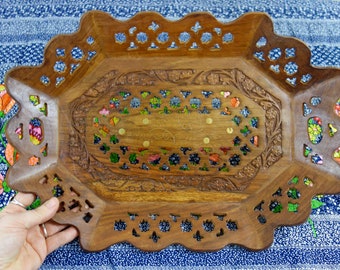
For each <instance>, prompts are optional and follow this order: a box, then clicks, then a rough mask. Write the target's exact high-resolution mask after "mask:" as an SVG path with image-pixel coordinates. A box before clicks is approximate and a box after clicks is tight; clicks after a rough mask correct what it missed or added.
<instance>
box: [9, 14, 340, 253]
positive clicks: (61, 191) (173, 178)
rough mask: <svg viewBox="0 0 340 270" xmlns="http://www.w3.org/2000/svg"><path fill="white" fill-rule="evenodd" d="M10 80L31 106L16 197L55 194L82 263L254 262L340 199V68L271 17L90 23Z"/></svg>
mask: <svg viewBox="0 0 340 270" xmlns="http://www.w3.org/2000/svg"><path fill="white" fill-rule="evenodd" d="M6 83H7V87H8V89H9V92H10V94H11V95H12V97H13V98H14V99H15V100H16V101H17V102H19V103H20V105H21V110H20V112H19V113H18V114H17V116H15V117H14V118H13V119H12V120H11V121H10V123H9V125H8V127H7V137H8V139H9V140H10V142H11V144H12V145H14V147H15V148H16V149H17V150H18V152H19V156H20V157H19V159H18V160H17V162H16V163H15V164H14V166H13V167H12V168H10V170H9V173H8V181H9V184H10V186H11V187H12V188H14V189H16V190H20V191H26V192H35V193H36V194H37V195H39V196H40V197H41V198H42V200H46V199H47V198H49V197H50V196H52V195H54V196H57V197H58V198H59V199H60V210H59V212H58V214H57V216H56V217H55V220H56V221H57V222H60V223H69V224H73V225H75V226H76V227H77V228H78V229H79V231H80V241H81V245H82V247H83V248H84V249H86V250H90V251H95V250H101V249H104V248H106V247H108V246H109V245H111V244H114V243H118V242H122V241H128V242H130V243H132V244H133V245H135V246H136V247H138V248H140V249H143V250H150V251H154V250H160V249H162V248H164V247H166V246H168V245H170V244H173V243H180V244H182V245H184V246H186V247H188V248H189V249H192V250H198V251H203V250H217V249H220V248H222V247H224V246H225V245H227V244H239V245H242V246H245V247H247V248H249V249H252V250H260V249H264V248H266V247H268V246H269V245H270V244H271V243H272V241H273V230H274V229H275V228H276V227H277V226H281V225H294V224H299V223H302V222H303V221H305V220H306V218H307V217H308V215H309V214H310V211H311V207H310V203H311V198H312V197H313V196H315V195H316V194H325V193H338V192H340V185H339V180H340V161H339V159H340V148H339V147H340V144H339V136H340V134H339V133H340V132H338V133H337V132H336V131H337V130H336V129H337V128H338V129H339V128H340V118H339V115H340V99H339V98H340V94H339V86H340V71H339V70H336V69H317V68H314V67H312V66H310V52H309V50H308V48H307V47H306V46H305V45H304V44H303V43H301V42H300V41H297V40H295V39H293V38H284V37H279V36H277V35H275V34H274V33H273V26H272V22H271V21H270V19H269V18H268V17H267V16H266V15H265V14H261V13H250V14H246V15H244V16H242V17H240V18H239V19H238V20H236V21H234V22H232V23H226V24H224V23H221V22H218V21H217V20H216V19H215V18H213V17H212V16H211V15H209V14H206V13H195V14H190V15H188V16H186V17H185V18H183V19H182V20H179V21H168V20H166V19H164V18H163V17H161V16H160V15H158V14H155V13H140V14H137V15H136V16H135V17H133V18H132V19H130V20H127V21H118V20H115V19H113V18H112V17H111V16H110V15H108V14H105V13H102V12H98V11H94V12H89V13H87V14H86V15H84V17H83V18H82V21H81V27H80V30H79V31H78V32H77V33H74V34H72V35H60V36H57V37H56V38H54V39H53V40H52V41H51V42H50V43H49V44H48V46H47V48H46V50H45V60H44V62H43V64H42V65H41V66H39V67H20V68H16V69H14V70H12V71H10V72H9V73H8V75H7V79H6Z"/></svg>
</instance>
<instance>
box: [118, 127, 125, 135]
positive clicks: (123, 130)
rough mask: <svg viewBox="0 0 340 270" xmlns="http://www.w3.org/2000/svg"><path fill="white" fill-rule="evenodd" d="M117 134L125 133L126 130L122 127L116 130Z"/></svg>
mask: <svg viewBox="0 0 340 270" xmlns="http://www.w3.org/2000/svg"><path fill="white" fill-rule="evenodd" d="M118 133H119V135H124V134H125V133H126V130H125V129H124V128H120V129H119V130H118Z"/></svg>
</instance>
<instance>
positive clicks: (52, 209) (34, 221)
mask: <svg viewBox="0 0 340 270" xmlns="http://www.w3.org/2000/svg"><path fill="white" fill-rule="evenodd" d="M58 208H59V200H58V199H57V198H55V197H52V198H51V199H49V200H47V201H46V202H45V203H43V204H42V205H41V206H39V207H38V208H36V209H34V210H31V211H25V212H23V213H21V215H22V221H23V222H24V225H25V227H26V228H27V229H28V228H32V227H33V226H36V225H39V224H41V223H44V222H46V221H48V220H50V219H51V218H52V217H53V216H54V215H55V213H56V212H57V210H58Z"/></svg>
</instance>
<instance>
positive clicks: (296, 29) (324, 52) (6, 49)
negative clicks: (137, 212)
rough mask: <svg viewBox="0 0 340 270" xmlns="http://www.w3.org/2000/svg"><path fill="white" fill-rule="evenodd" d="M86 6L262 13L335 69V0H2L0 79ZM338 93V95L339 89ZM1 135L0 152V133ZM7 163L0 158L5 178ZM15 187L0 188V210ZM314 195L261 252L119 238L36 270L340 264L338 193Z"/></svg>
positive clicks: (32, 62) (338, 28) (69, 250)
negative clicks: (306, 214)
mask: <svg viewBox="0 0 340 270" xmlns="http://www.w3.org/2000/svg"><path fill="white" fill-rule="evenodd" d="M89 10H102V11H106V12H108V13H110V14H111V15H112V16H114V17H116V18H118V19H122V20H124V19H127V18H130V17H132V16H133V15H134V14H136V13H137V12H139V11H157V12H159V13H161V14H162V15H163V16H165V17H167V18H169V19H172V20H175V19H179V18H181V17H183V16H185V15H186V14H188V13H190V12H194V11H208V12H210V13H212V14H213V15H214V16H215V17H216V18H218V19H219V20H220V21H223V22H226V21H232V20H234V19H236V18H237V17H239V16H240V15H242V14H244V13H246V12H251V11H261V12H266V13H268V14H269V15H270V16H271V18H272V19H273V22H274V27H275V32H276V33H278V34H280V35H284V36H293V37H297V38H299V39H301V40H302V41H304V42H305V43H306V44H307V45H308V46H309V48H310V50H311V52H312V59H311V63H312V64H313V65H315V66H318V67H337V68H339V67H340V1H339V0H333V1H331V0H276V1H274V0H234V1H231V0H229V1H227V0H224V1H223V0H157V1H153V0H138V1H127V0H116V1H115V0H111V1H109V0H53V1H45V0H32V1H22V0H1V1H0V84H1V83H3V82H4V76H5V74H6V72H7V71H8V70H9V69H11V68H13V67H16V66H22V65H25V66H36V65H39V64H40V63H41V62H42V61H43V50H44V48H45V46H46V44H47V42H48V41H49V40H50V39H51V38H52V37H54V36H55V35H58V34H61V33H72V32H75V31H76V30H77V28H78V26H79V21H80V17H81V16H82V15H83V14H84V13H85V12H86V11H89ZM337 91H339V94H340V89H338V90H337ZM17 109H18V108H17V106H14V107H13V108H12V109H11V111H10V112H9V113H7V114H5V115H1V117H0V129H1V130H2V132H3V129H4V128H3V127H4V126H5V124H6V122H7V121H8V119H9V118H10V117H11V116H12V115H13V114H14V113H15V112H16V111H17ZM1 139H2V140H1V144H0V151H1V155H2V156H3V155H4V147H5V145H6V138H5V136H4V135H3V134H1ZM7 168H8V166H7V164H6V162H5V161H4V160H3V159H0V172H1V175H2V176H3V178H5V177H6V171H7ZM5 182H6V179H4V180H3V182H2V183H3V184H4V185H5ZM339 184H340V183H339ZM13 192H14V191H11V190H9V189H7V188H5V189H3V190H2V194H1V195H0V208H2V207H4V206H5V205H6V204H7V203H8V199H9V197H10V196H11V195H12V194H13ZM315 199H316V200H318V201H319V202H322V203H323V206H321V207H318V208H317V209H314V210H313V211H312V214H311V216H310V219H309V220H308V221H307V222H306V223H304V224H302V225H300V226H295V227H282V228H278V229H277V230H276V231H275V238H274V243H273V245H272V246H271V247H270V248H269V249H267V250H264V251H261V252H251V251H248V250H246V249H244V248H242V247H238V246H227V247H225V248H224V249H222V250H220V251H217V252H203V253H197V252H192V251H189V250H187V249H185V248H184V247H182V246H180V245H173V246H170V247H168V248H166V249H164V250H162V251H159V252H153V253H147V252H142V251H140V250H138V249H136V248H134V247H133V246H131V245H129V244H126V243H121V244H117V245H113V246H112V247H110V248H108V249H107V250H105V251H102V252H96V253H87V252H84V251H83V250H82V249H81V248H80V246H79V243H78V241H74V242H72V243H70V244H68V245H66V246H64V247H62V248H60V249H58V250H57V251H55V252H53V253H52V254H50V255H49V256H48V257H47V259H46V261H45V263H44V264H43V266H42V267H41V269H340V195H330V196H319V197H317V198H315ZM0 245H1V243H0Z"/></svg>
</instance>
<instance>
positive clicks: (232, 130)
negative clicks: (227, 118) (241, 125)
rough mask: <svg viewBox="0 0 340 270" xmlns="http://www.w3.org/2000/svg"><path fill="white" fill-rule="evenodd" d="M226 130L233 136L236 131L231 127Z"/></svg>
mask: <svg viewBox="0 0 340 270" xmlns="http://www.w3.org/2000/svg"><path fill="white" fill-rule="evenodd" d="M226 130H227V133H228V134H232V133H233V132H234V129H233V128H231V127H228V128H227V129H226Z"/></svg>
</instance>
